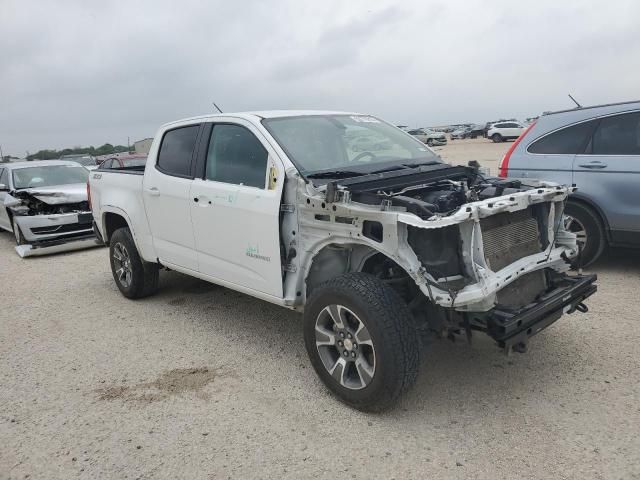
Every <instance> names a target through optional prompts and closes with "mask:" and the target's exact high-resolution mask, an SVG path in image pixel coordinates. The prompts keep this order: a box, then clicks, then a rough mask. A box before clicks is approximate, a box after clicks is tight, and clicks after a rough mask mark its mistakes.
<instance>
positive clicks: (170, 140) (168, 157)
mask: <svg viewBox="0 0 640 480" xmlns="http://www.w3.org/2000/svg"><path fill="white" fill-rule="evenodd" d="M199 129H200V125H189V126H188V127H181V128H176V129H175V130H169V131H168V132H166V133H165V134H164V137H163V138H162V144H161V145H160V152H159V153H158V163H157V165H156V166H157V168H158V170H160V171H161V172H163V173H166V174H167V175H174V176H177V177H187V178H191V160H192V157H193V151H194V149H195V146H196V138H197V137H198V130H199Z"/></svg>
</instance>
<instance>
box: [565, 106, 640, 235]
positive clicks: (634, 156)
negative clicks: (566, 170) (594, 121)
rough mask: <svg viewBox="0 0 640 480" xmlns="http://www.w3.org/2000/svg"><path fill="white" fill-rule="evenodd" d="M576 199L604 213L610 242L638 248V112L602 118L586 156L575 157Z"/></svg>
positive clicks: (639, 134) (639, 124)
mask: <svg viewBox="0 0 640 480" xmlns="http://www.w3.org/2000/svg"><path fill="white" fill-rule="evenodd" d="M573 181H574V183H575V184H576V186H577V187H578V191H577V193H576V195H577V196H580V195H584V196H585V197H587V198H589V199H591V200H592V201H593V202H594V203H595V204H596V205H597V206H598V208H599V209H600V210H601V211H602V212H603V213H604V216H605V217H606V220H607V221H608V223H609V228H610V230H611V240H612V241H613V242H614V243H620V244H632V245H637V244H640V192H639V191H638V190H639V188H640V112H631V113H623V114H619V115H611V116H607V117H602V118H601V119H600V121H599V123H598V126H597V128H596V129H595V131H594V133H593V136H592V138H591V142H590V143H589V145H588V146H587V148H586V150H585V153H584V154H581V155H576V157H575V160H574V166H573Z"/></svg>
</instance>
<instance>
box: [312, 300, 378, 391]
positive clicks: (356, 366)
mask: <svg viewBox="0 0 640 480" xmlns="http://www.w3.org/2000/svg"><path fill="white" fill-rule="evenodd" d="M315 340H316V348H317V350H318V354H319V356H320V359H321V361H322V364H323V365H324V368H325V369H326V370H327V372H328V373H329V374H330V375H331V376H332V377H333V378H334V379H335V380H336V381H337V382H338V383H340V385H342V386H343V387H345V388H348V389H350V390H360V389H362V388H364V387H366V386H367V385H369V384H370V383H371V381H372V380H373V376H374V375H375V371H376V352H375V348H374V346H373V340H372V339H371V335H370V334H369V330H368V329H367V327H366V325H365V324H364V322H363V321H362V320H361V319H360V318H359V317H358V316H357V315H356V314H355V313H353V312H352V311H351V310H349V309H348V308H347V307H345V306H343V305H329V306H327V307H325V308H324V309H323V310H322V311H321V312H320V314H319V315H318V318H317V319H316V324H315Z"/></svg>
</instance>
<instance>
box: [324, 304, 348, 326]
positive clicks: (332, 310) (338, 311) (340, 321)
mask: <svg viewBox="0 0 640 480" xmlns="http://www.w3.org/2000/svg"><path fill="white" fill-rule="evenodd" d="M325 310H326V311H327V312H329V315H330V316H331V319H332V320H333V323H335V324H336V327H338V328H339V329H343V328H345V321H344V312H345V310H344V308H342V307H341V306H340V305H329V306H328V307H326V308H325Z"/></svg>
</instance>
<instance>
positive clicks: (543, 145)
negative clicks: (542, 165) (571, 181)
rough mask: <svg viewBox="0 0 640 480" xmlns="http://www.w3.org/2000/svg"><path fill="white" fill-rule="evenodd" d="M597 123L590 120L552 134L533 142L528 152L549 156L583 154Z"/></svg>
mask: <svg viewBox="0 0 640 480" xmlns="http://www.w3.org/2000/svg"><path fill="white" fill-rule="evenodd" d="M596 123H597V120H590V121H588V122H583V123H578V124H576V125H572V126H570V127H566V128H563V129H562V130H558V131H556V132H553V133H550V134H549V135H546V136H544V137H542V138H541V139H539V140H536V141H535V142H533V143H532V144H531V146H530V147H529V148H528V152H529V153H541V154H547V155H553V154H556V155H558V154H578V153H583V152H584V149H585V147H586V146H587V143H589V139H590V137H591V132H593V129H594V128H595V125H596Z"/></svg>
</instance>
